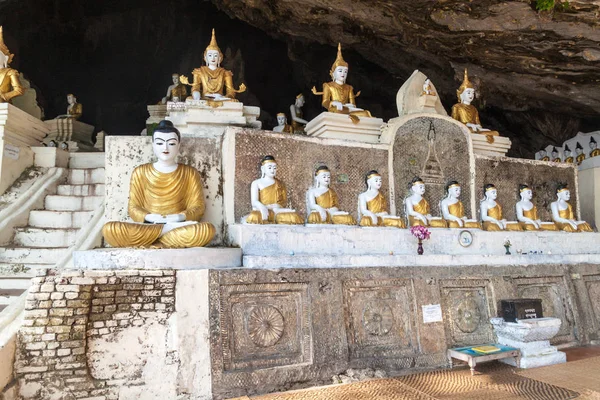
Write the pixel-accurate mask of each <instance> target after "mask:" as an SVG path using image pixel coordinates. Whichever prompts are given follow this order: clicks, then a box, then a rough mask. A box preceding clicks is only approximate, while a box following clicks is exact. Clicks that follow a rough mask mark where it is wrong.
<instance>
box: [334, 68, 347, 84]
mask: <svg viewBox="0 0 600 400" xmlns="http://www.w3.org/2000/svg"><path fill="white" fill-rule="evenodd" d="M332 75H333V80H334V81H336V82H337V83H346V78H348V67H342V66H340V67H337V68H336V69H334V70H333V74H332Z"/></svg>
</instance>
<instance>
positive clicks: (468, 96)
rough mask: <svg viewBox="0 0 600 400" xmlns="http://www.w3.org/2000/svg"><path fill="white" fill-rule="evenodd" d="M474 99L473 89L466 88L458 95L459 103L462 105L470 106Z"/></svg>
mask: <svg viewBox="0 0 600 400" xmlns="http://www.w3.org/2000/svg"><path fill="white" fill-rule="evenodd" d="M474 99H475V89H471V88H467V89H465V90H464V91H463V92H462V93H461V94H460V102H461V103H463V104H471V102H472V101H473V100H474Z"/></svg>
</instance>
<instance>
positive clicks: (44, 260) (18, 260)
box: [0, 247, 66, 264]
mask: <svg viewBox="0 0 600 400" xmlns="http://www.w3.org/2000/svg"><path fill="white" fill-rule="evenodd" d="M65 250H66V248H60V247H59V248H54V249H34V248H33V249H32V248H26V247H0V263H6V264H56V262H58V260H59V259H60V258H61V257H62V255H63V254H64V252H65Z"/></svg>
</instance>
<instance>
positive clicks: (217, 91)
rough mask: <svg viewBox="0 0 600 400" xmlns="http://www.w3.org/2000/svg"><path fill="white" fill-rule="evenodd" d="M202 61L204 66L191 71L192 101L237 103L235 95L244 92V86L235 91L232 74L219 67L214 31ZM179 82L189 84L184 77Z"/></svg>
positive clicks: (220, 58) (220, 60)
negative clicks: (192, 77) (192, 79)
mask: <svg viewBox="0 0 600 400" xmlns="http://www.w3.org/2000/svg"><path fill="white" fill-rule="evenodd" d="M204 61H205V62H206V65H203V66H202V67H200V68H196V69H194V70H193V71H192V75H193V76H194V81H193V82H192V84H191V86H192V97H193V98H194V100H200V99H202V100H213V101H237V100H236V99H235V96H236V94H237V93H242V92H245V91H246V85H244V84H243V83H242V84H241V85H240V88H239V89H238V90H236V89H235V88H234V86H233V74H232V73H231V71H228V70H226V69H225V68H223V67H221V62H222V61H223V53H222V52H221V49H220V48H219V45H218V44H217V39H216V37H215V30H214V29H213V30H212V37H211V39H210V44H209V45H208V47H207V48H206V50H204ZM179 80H180V81H181V83H184V84H186V85H189V84H190V83H189V80H188V78H187V77H186V76H181V77H180V78H179Z"/></svg>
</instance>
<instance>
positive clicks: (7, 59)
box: [0, 26, 25, 103]
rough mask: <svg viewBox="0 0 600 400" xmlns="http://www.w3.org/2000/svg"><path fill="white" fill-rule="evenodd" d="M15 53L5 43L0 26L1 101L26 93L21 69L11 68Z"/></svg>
mask: <svg viewBox="0 0 600 400" xmlns="http://www.w3.org/2000/svg"><path fill="white" fill-rule="evenodd" d="M13 57H14V54H12V53H11V52H10V51H9V50H8V47H6V44H5V43H4V35H3V33H2V27H1V26H0V103H10V101H11V100H12V99H13V98H15V97H17V96H21V95H22V94H23V93H25V88H24V87H23V85H21V81H20V80H19V71H17V70H16V69H12V68H9V67H8V66H9V65H10V63H11V61H12V59H13Z"/></svg>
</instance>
